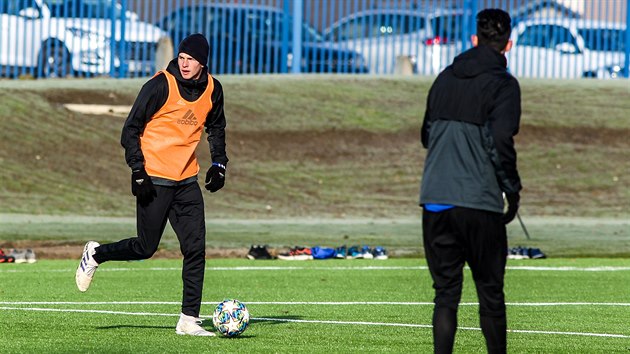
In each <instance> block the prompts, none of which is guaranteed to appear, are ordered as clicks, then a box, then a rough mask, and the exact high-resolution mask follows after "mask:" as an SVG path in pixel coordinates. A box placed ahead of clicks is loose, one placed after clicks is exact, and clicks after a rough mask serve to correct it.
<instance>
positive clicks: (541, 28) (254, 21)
mask: <svg viewBox="0 0 630 354" xmlns="http://www.w3.org/2000/svg"><path fill="white" fill-rule="evenodd" d="M629 4H630V0H606V1H603V0H602V1H595V0H593V1H591V0H555V1H553V0H214V1H197V0H155V1H141V0H119V1H115V0H0V74H1V75H2V76H5V77H13V78H18V77H22V76H32V77H37V78H48V77H65V76H80V77H94V76H111V77H120V78H125V77H138V76H149V75H152V74H153V73H155V71H156V70H158V69H160V68H161V67H163V66H164V64H165V62H166V61H165V59H167V60H168V59H171V58H173V57H175V55H176V48H177V44H178V43H179V42H180V41H181V40H182V39H183V38H184V37H185V36H187V35H189V34H192V33H198V32H200V33H203V34H204V35H205V36H206V37H207V38H208V40H209V42H210V47H211V50H210V53H209V54H210V62H209V70H210V72H211V73H214V74H265V73H346V74H347V73H354V74H364V73H370V74H383V75H388V74H409V75H413V74H417V75H435V74H437V73H439V71H441V70H442V69H443V68H444V67H446V66H447V65H448V64H449V63H451V62H452V60H453V58H454V57H455V56H456V55H457V54H459V53H461V52H462V51H464V50H466V49H468V48H469V47H470V45H471V44H470V36H471V35H472V34H474V32H475V14H476V13H477V12H478V11H479V10H481V9H484V8H501V9H504V10H506V11H508V12H509V13H510V14H511V16H512V18H513V33H512V40H513V42H514V47H513V49H512V50H511V51H510V52H508V53H507V54H506V56H507V58H508V66H509V69H510V70H511V72H512V73H513V74H514V75H516V76H517V77H535V78H581V77H594V78H620V77H628V68H629V67H630V65H629V59H630V33H629V31H628V30H627V28H628V26H627V25H628V20H629V18H630V6H629Z"/></svg>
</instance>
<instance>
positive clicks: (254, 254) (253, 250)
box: [247, 245, 259, 260]
mask: <svg viewBox="0 0 630 354" xmlns="http://www.w3.org/2000/svg"><path fill="white" fill-rule="evenodd" d="M258 247H259V246H258V245H252V246H251V247H250V248H249V251H248V252H247V258H249V259H251V260H254V259H257V258H258Z"/></svg>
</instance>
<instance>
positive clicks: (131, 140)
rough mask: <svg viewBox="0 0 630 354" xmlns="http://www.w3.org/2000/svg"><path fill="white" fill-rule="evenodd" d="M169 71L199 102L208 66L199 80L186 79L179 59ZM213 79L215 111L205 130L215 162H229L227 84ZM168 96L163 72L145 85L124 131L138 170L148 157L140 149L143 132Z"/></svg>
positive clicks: (131, 162)
mask: <svg viewBox="0 0 630 354" xmlns="http://www.w3.org/2000/svg"><path fill="white" fill-rule="evenodd" d="M166 70H167V71H168V72H169V73H171V74H173V76H175V78H176V80H177V86H178V88H179V93H180V94H181V96H182V98H184V99H185V100H187V101H195V100H196V99H197V98H199V96H200V95H201V94H202V93H203V92H204V91H205V89H206V87H208V74H207V69H206V68H205V67H204V68H203V72H202V73H201V77H200V78H199V80H185V79H184V78H183V77H182V76H181V74H180V73H179V67H178V65H177V59H173V60H172V61H171V62H170V63H169V64H168V67H167V68H166ZM212 79H213V81H214V90H213V91H212V110H210V112H209V113H208V116H207V117H206V122H205V129H206V133H207V134H208V142H209V143H210V154H211V156H212V161H213V162H218V163H220V164H223V165H227V162H228V157H227V154H226V151H225V125H226V123H225V113H224V112H223V87H222V86H221V83H220V82H219V81H218V80H217V79H215V78H214V77H213V78H212ZM167 98H168V81H167V80H166V77H165V76H164V74H162V73H160V74H158V75H156V76H154V77H153V78H151V79H150V80H149V81H147V82H146V83H145V84H144V85H143V86H142V89H141V90H140V93H139V94H138V97H137V98H136V101H135V102H134V104H133V107H132V108H131V111H130V112H129V116H128V117H127V120H126V121H125V125H124V127H123V130H122V135H121V138H120V143H121V144H122V146H123V147H124V148H125V159H126V160H127V164H128V165H129V167H131V169H132V170H137V169H140V168H142V167H143V166H144V156H143V154H142V150H141V149H140V135H141V134H142V132H143V131H144V127H145V126H146V124H147V123H148V122H149V121H150V120H151V117H152V116H153V115H154V114H155V113H156V112H157V111H158V110H160V108H162V106H164V104H165V103H166V100H167Z"/></svg>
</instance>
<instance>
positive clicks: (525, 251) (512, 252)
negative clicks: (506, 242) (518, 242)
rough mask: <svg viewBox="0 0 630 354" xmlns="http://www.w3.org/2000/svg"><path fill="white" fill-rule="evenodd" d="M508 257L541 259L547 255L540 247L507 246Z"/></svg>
mask: <svg viewBox="0 0 630 354" xmlns="http://www.w3.org/2000/svg"><path fill="white" fill-rule="evenodd" d="M507 258H508V259H542V258H547V256H546V255H545V254H544V253H543V252H542V251H541V250H540V248H531V247H522V246H518V247H514V248H508V255H507Z"/></svg>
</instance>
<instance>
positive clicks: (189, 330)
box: [175, 313, 216, 337]
mask: <svg viewBox="0 0 630 354" xmlns="http://www.w3.org/2000/svg"><path fill="white" fill-rule="evenodd" d="M202 322H203V321H202V320H201V319H200V318H197V317H193V316H188V315H184V314H183V313H182V314H181V315H180V316H179V321H177V326H176V327H175V333H177V334H179V335H181V336H198V337H214V336H216V334H214V333H213V332H210V331H206V330H205V329H203V328H202V327H201V326H200V325H201V323H202Z"/></svg>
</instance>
